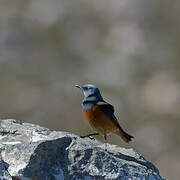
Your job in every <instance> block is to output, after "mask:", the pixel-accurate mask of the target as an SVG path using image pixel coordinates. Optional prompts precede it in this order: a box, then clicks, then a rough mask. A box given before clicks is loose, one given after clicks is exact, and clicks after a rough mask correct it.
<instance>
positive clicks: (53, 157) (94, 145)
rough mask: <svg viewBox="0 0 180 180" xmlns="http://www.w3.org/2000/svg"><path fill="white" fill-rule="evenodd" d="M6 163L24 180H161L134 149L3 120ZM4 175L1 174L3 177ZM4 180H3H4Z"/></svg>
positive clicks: (2, 145) (0, 139) (2, 146)
mask: <svg viewBox="0 0 180 180" xmlns="http://www.w3.org/2000/svg"><path fill="white" fill-rule="evenodd" d="M0 124H1V133H0V142H1V143H0V149H1V156H2V161H3V162H6V164H7V165H8V172H9V173H10V174H11V176H13V177H14V176H16V177H19V178H20V179H21V180H31V179H32V180H71V179H72V180H81V179H83V180H95V179H99V180H102V179H113V180H117V179H119V180H161V179H162V178H161V177H160V175H159V171H158V169H157V168H156V167H155V166H154V165H153V164H152V163H151V162H149V161H147V160H145V158H144V157H143V156H142V155H141V154H139V153H138V152H136V151H135V150H133V149H125V148H121V147H118V146H115V145H110V144H107V151H105V146H104V143H101V142H99V141H97V140H90V139H88V138H85V139H81V138H80V137H79V136H76V135H73V134H70V133H67V132H58V131H51V130H49V129H47V128H44V127H40V126H38V125H34V124H30V123H21V122H19V121H16V120H0ZM2 176H3V172H2V171H1V177H2ZM0 180H1V179H0Z"/></svg>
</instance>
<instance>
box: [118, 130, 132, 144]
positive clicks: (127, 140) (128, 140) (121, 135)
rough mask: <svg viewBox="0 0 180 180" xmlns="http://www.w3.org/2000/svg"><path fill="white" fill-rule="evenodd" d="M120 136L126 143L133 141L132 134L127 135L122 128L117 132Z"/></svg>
mask: <svg viewBox="0 0 180 180" xmlns="http://www.w3.org/2000/svg"><path fill="white" fill-rule="evenodd" d="M116 134H117V135H118V136H120V137H121V138H122V139H123V140H124V141H125V142H127V143H129V142H130V141H132V138H134V137H133V136H131V135H130V134H128V133H126V132H125V131H124V130H123V129H122V128H119V130H118V131H117V132H116Z"/></svg>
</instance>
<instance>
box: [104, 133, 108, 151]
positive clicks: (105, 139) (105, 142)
mask: <svg viewBox="0 0 180 180" xmlns="http://www.w3.org/2000/svg"><path fill="white" fill-rule="evenodd" d="M104 146H105V151H107V136H106V134H104Z"/></svg>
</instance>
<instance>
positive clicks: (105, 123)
mask: <svg viewBox="0 0 180 180" xmlns="http://www.w3.org/2000/svg"><path fill="white" fill-rule="evenodd" d="M83 114H84V117H85V119H86V120H87V121H88V122H89V124H90V125H91V126H92V127H93V128H94V129H95V130H97V131H98V132H100V133H102V134H106V133H110V132H113V131H116V130H117V126H115V124H114V122H113V121H112V120H111V119H110V118H109V117H108V116H106V115H105V114H104V112H102V111H101V110H100V108H99V106H98V105H97V104H95V105H94V106H93V107H92V108H91V109H90V110H88V111H86V110H84V109H83Z"/></svg>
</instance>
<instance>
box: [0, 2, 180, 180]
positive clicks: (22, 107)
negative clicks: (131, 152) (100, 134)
mask: <svg viewBox="0 0 180 180" xmlns="http://www.w3.org/2000/svg"><path fill="white" fill-rule="evenodd" d="M85 83H92V84H95V85H96V86H97V87H99V88H100V90H101V92H102V95H103V96H104V97H105V100H106V101H108V102H110V103H112V104H113V105H114V106H115V110H116V116H117V117H118V119H119V121H120V124H121V125H122V127H123V128H124V129H125V130H127V132H129V133H130V134H132V135H133V136H134V137H135V139H134V142H133V143H131V144H130V145H126V144H125V143H123V142H122V140H121V139H120V138H119V137H117V136H115V135H112V136H110V137H109V138H108V142H109V143H113V144H117V145H121V146H124V147H129V148H135V149H136V150H137V151H139V152H140V153H142V154H143V155H144V156H145V157H146V158H147V159H148V160H150V161H152V162H153V163H154V164H155V165H156V166H157V167H158V168H159V170H160V173H161V175H162V176H163V177H164V178H166V179H171V180H179V177H180V171H179V170H180V136H179V127H180V109H179V107H180V1H178V0H174V1H168V0H151V1H146V0H111V1H110V0H98V1H96V0H76V1H74V0H69V1H67V0H51V1H50V0H13V1H10V0H1V1H0V118H1V119H6V118H15V119H19V120H22V121H24V122H31V123H36V124H40V125H42V126H46V127H48V128H51V129H53V130H63V131H69V132H72V133H75V134H79V135H80V134H81V135H82V134H86V133H90V132H93V131H92V130H91V128H90V127H89V125H88V124H87V123H86V122H85V120H84V119H83V116H82V112H81V101H82V93H81V92H80V91H79V89H77V88H75V87H74V84H80V85H82V84H85Z"/></svg>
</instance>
